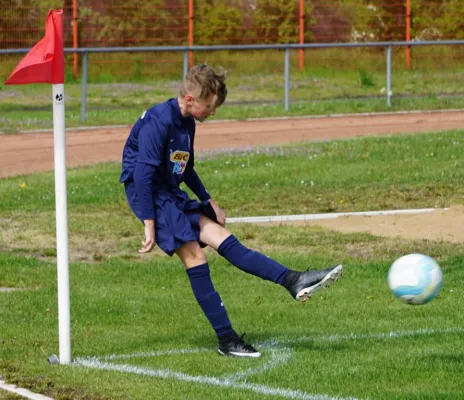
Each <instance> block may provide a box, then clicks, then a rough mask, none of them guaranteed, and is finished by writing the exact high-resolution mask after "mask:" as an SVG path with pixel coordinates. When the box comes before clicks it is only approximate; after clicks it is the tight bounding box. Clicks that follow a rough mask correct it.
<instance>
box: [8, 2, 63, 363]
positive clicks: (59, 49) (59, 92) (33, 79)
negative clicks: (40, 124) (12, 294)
mask: <svg viewBox="0 0 464 400" xmlns="http://www.w3.org/2000/svg"><path fill="white" fill-rule="evenodd" d="M29 83H51V84H52V102H53V137H54V157H55V209H56V247H57V257H56V262H57V277H58V325H59V342H60V357H59V362H60V363H62V364H69V363H70V362H71V323H70V320H71V318H70V301H69V297H70V296H69V257H68V215H67V214H68V210H67V209H68V206H67V195H66V138H65V114H64V43H63V10H56V11H55V10H52V11H50V12H49V13H48V15H47V20H46V23H45V37H44V38H43V39H42V40H40V41H39V42H38V43H37V44H36V45H35V46H34V47H33V48H32V49H31V50H30V51H29V52H28V53H27V54H26V56H25V57H24V58H23V59H22V60H21V62H20V63H19V64H18V65H17V67H16V68H15V70H14V71H13V73H12V74H11V75H10V77H9V78H8V80H7V81H6V82H5V85H21V84H29Z"/></svg>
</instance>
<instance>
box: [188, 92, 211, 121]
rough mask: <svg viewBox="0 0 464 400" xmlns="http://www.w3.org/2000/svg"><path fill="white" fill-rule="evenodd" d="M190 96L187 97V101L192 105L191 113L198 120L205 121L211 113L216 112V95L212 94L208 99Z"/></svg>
mask: <svg viewBox="0 0 464 400" xmlns="http://www.w3.org/2000/svg"><path fill="white" fill-rule="evenodd" d="M188 97H189V98H190V99H188V98H187V103H189V105H190V115H191V116H192V117H193V118H195V119H196V120H197V121H199V122H203V121H204V120H206V118H208V117H209V116H210V115H214V114H216V108H217V107H216V101H217V97H216V96H215V95H211V96H209V97H208V98H207V99H200V98H198V97H193V96H188ZM189 100H190V101H189Z"/></svg>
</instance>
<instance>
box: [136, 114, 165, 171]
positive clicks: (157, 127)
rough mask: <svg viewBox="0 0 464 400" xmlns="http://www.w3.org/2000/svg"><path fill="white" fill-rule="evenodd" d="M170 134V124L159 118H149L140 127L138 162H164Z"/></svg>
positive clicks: (152, 163) (154, 164)
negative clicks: (167, 124)
mask: <svg viewBox="0 0 464 400" xmlns="http://www.w3.org/2000/svg"><path fill="white" fill-rule="evenodd" d="M168 134H169V127H168V126H166V125H165V124H163V123H162V122H161V121H159V120H158V119H155V118H151V119H149V120H148V121H147V122H146V123H145V124H144V125H143V126H142V127H141V128H140V132H139V153H138V156H137V162H141V163H144V164H149V165H153V166H155V167H157V166H159V165H160V164H161V163H162V162H163V156H164V151H165V148H166V139H167V137H168Z"/></svg>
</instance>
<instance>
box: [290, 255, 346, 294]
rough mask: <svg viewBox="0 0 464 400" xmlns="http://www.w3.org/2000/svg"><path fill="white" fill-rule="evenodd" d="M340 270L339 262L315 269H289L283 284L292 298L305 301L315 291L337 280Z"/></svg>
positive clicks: (341, 269) (341, 268) (341, 267)
mask: <svg viewBox="0 0 464 400" xmlns="http://www.w3.org/2000/svg"><path fill="white" fill-rule="evenodd" d="M342 271H343V266H342V265H341V264H338V265H334V266H333V267H330V268H325V269H320V270H317V271H304V272H297V271H290V272H289V274H288V275H287V277H286V282H285V283H284V286H285V287H286V288H287V289H288V291H289V292H290V294H291V295H292V297H293V298H295V299H296V300H299V301H302V302H305V301H306V300H307V299H308V298H310V297H311V296H312V294H313V293H314V292H315V291H317V290H319V289H320V288H323V287H328V286H330V285H331V284H332V283H333V282H335V281H337V280H338V278H339V277H340V275H341V274H342ZM287 278H288V279H287Z"/></svg>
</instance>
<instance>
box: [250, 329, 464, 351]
mask: <svg viewBox="0 0 464 400" xmlns="http://www.w3.org/2000/svg"><path fill="white" fill-rule="evenodd" d="M450 333H451V334H452V333H464V327H460V326H458V327H453V328H443V329H433V328H421V329H418V330H415V331H396V332H386V333H361V334H355V333H352V334H349V335H329V336H323V335H320V336H303V337H300V338H297V339H270V340H266V341H264V342H262V343H260V344H259V343H258V344H257V346H260V347H269V348H272V347H273V346H280V345H289V344H294V343H305V342H316V341H319V342H321V341H322V342H337V341H343V340H369V339H379V340H385V339H396V338H401V337H407V336H422V335H442V334H450Z"/></svg>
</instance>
